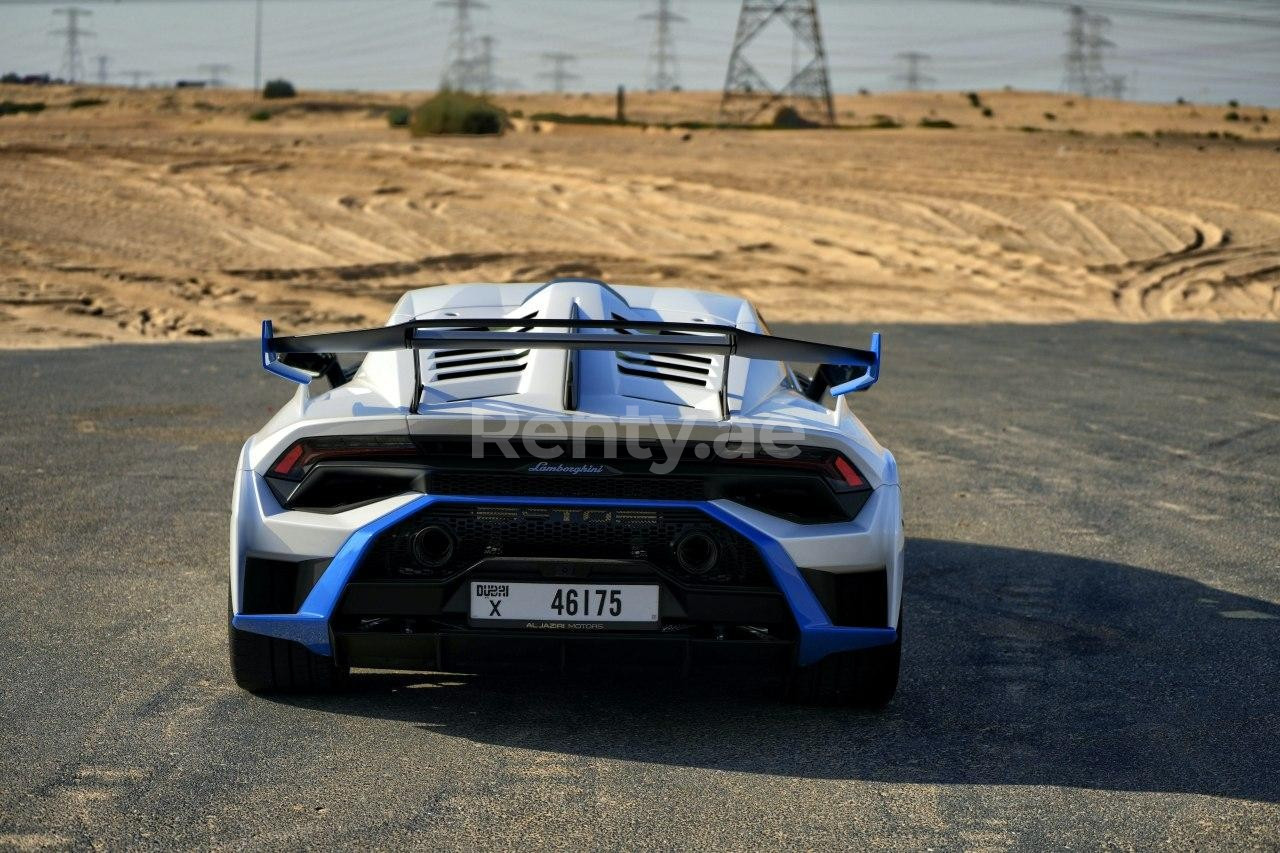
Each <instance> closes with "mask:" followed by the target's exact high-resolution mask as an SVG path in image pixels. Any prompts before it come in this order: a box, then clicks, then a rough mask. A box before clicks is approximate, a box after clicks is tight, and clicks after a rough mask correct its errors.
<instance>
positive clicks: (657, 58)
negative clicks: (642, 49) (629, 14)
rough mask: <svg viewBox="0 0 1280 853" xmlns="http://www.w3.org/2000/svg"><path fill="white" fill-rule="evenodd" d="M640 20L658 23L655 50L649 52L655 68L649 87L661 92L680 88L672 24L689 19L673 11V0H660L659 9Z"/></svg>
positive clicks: (654, 42) (650, 76)
mask: <svg viewBox="0 0 1280 853" xmlns="http://www.w3.org/2000/svg"><path fill="white" fill-rule="evenodd" d="M640 20H642V21H653V22H654V23H655V24H656V27H655V31H654V35H653V51H652V52H651V53H650V54H649V62H650V65H651V67H652V68H653V73H652V74H650V75H649V88H650V89H653V90H655V91H659V92H675V91H677V90H679V88H680V72H679V69H678V67H677V65H676V52H675V45H674V42H673V40H672V38H671V25H672V24H683V23H685V22H686V20H687V19H686V18H683V17H681V16H680V15H677V14H676V13H675V12H672V11H671V0H658V10H657V11H656V12H649V13H648V14H645V15H641V16H640Z"/></svg>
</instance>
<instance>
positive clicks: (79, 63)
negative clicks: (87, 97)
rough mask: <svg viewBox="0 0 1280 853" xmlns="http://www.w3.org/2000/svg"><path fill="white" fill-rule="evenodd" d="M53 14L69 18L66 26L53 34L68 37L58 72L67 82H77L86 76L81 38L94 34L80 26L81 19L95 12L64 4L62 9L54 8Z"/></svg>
mask: <svg viewBox="0 0 1280 853" xmlns="http://www.w3.org/2000/svg"><path fill="white" fill-rule="evenodd" d="M53 14H55V15H65V16H66V18H67V25H66V26H65V27H63V28H62V29H60V30H54V31H53V35H55V36H65V37H66V39H67V42H66V45H65V46H64V47H63V48H62V67H60V68H59V69H58V72H59V73H60V74H62V76H63V79H65V80H66V81H67V82H69V83H75V82H77V81H79V80H81V79H82V78H83V77H84V54H82V53H81V51H80V39H82V38H84V37H86V36H91V35H93V33H91V32H89V31H88V30H82V29H81V28H80V19H81V18H87V17H89V16H90V15H92V14H93V12H90V11H89V10H88V9H81V8H80V7H79V6H64V7H62V8H61V9H54V10H53Z"/></svg>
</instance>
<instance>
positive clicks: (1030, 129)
mask: <svg viewBox="0 0 1280 853" xmlns="http://www.w3.org/2000/svg"><path fill="white" fill-rule="evenodd" d="M1018 130H1020V131H1022V132H1023V133H1040V132H1041V128H1038V127H1036V126H1035V125H1031V124H1024V125H1023V126H1022V127H1020V128H1018Z"/></svg>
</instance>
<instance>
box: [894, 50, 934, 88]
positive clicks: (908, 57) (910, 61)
mask: <svg viewBox="0 0 1280 853" xmlns="http://www.w3.org/2000/svg"><path fill="white" fill-rule="evenodd" d="M898 59H901V60H902V61H903V62H905V63H906V65H907V67H906V68H905V69H904V70H903V71H902V72H901V73H900V74H895V75H894V79H895V80H901V81H902V82H903V83H904V84H906V87H907V91H909V92H918V91H919V90H920V86H921V84H926V85H927V84H929V83H932V82H934V78H932V77H930V76H929V75H928V74H922V73H921V72H920V66H921V65H923V64H924V63H926V62H928V61H929V54H927V53H921V52H920V51H918V50H908V51H905V52H903V53H899V54H898Z"/></svg>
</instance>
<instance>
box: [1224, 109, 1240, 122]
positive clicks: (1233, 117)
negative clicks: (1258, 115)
mask: <svg viewBox="0 0 1280 853" xmlns="http://www.w3.org/2000/svg"><path fill="white" fill-rule="evenodd" d="M1223 118H1224V119H1226V120H1227V121H1239V120H1240V113H1238V112H1236V111H1235V110H1232V111H1231V112H1229V113H1227V114H1226V115H1224V116H1223Z"/></svg>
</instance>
